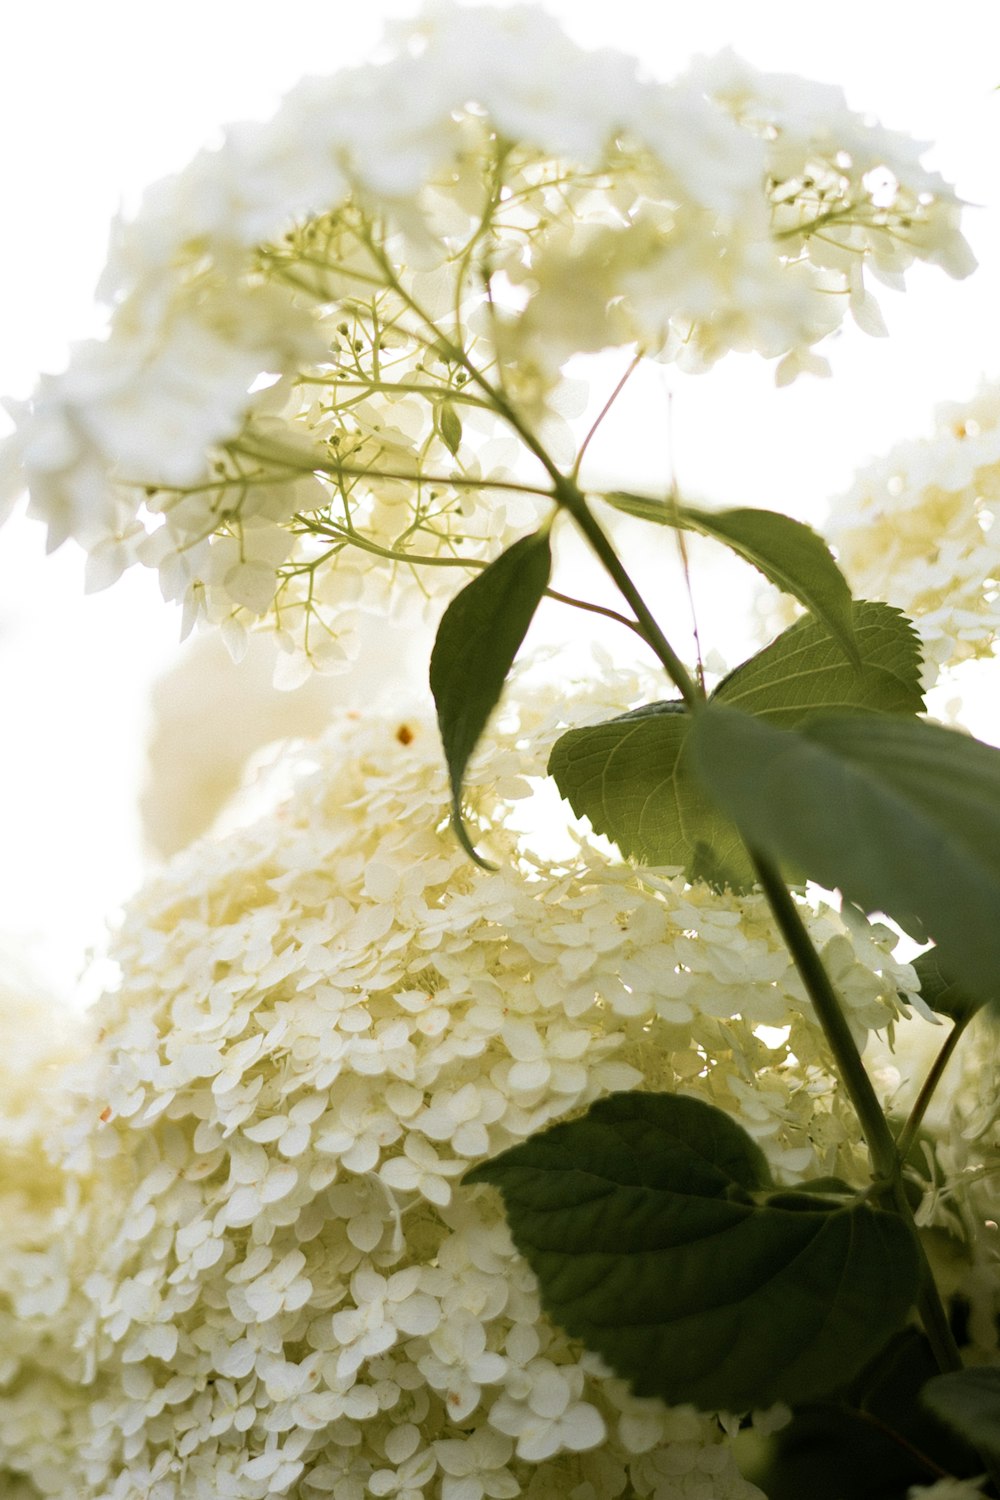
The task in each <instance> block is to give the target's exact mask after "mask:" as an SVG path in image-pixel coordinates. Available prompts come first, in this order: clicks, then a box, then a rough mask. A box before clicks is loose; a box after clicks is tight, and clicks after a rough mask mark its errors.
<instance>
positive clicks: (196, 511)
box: [2, 5, 972, 681]
mask: <svg viewBox="0 0 1000 1500" xmlns="http://www.w3.org/2000/svg"><path fill="white" fill-rule="evenodd" d="M581 100H585V101H586V108H585V109H581V108H580V101H581ZM920 154H921V148H920V147H918V146H917V145H916V144H915V143H914V142H912V141H910V140H909V139H907V138H905V137H902V136H900V135H897V134H895V133H891V132H887V131H884V130H882V129H881V128H879V127H878V126H877V125H875V124H873V123H871V122H870V121H869V120H868V119H862V118H861V117H860V116H858V115H856V114H853V113H852V112H850V111H849V110H848V109H847V108H846V106H845V104H844V101H843V98H842V95H841V94H840V92H839V90H837V89H834V88H829V87H820V86H816V85H812V84H805V83H803V82H802V81H801V80H797V79H792V78H785V77H781V76H770V75H762V74H759V73H757V72H755V71H754V70H753V69H751V68H749V67H747V66H745V65H744V64H742V63H740V62H739V61H738V60H737V59H736V58H734V57H733V56H731V55H729V54H723V55H721V56H720V57H717V58H715V59H709V60H700V61H698V62H696V63H695V64H694V65H693V66H692V67H691V68H690V70H689V71H688V72H687V73H686V74H684V75H683V76H682V77H680V78H678V79H677V80H676V81H675V82H674V83H672V84H670V85H663V84H659V83H654V82H652V81H650V80H648V79H646V78H644V77H643V76H642V75H641V73H640V71H639V69H638V65H637V64H636V63H635V62H634V61H633V60H631V59H629V58H626V57H624V56H622V55H620V54H617V53H614V52H612V51H607V50H606V51H600V52H586V51H583V50H581V49H579V48H578V47H576V46H575V45H574V44H572V43H570V42H569V41H568V40H567V39H566V37H565V36H563V34H562V33H561V32H560V30H559V28H558V27H557V26H556V24H555V23H554V22H553V21H552V20H551V19H549V18H547V17H546V16H544V15H543V14H542V13H540V12H536V11H532V10H529V9H527V8H518V7H514V8H512V9H510V10H503V11H496V10H482V11H480V10H477V9H470V8H465V7H460V8H456V7H451V6H447V5H444V6H439V7H436V8H433V9H431V10H430V11H429V12H428V13H427V14H426V15H425V17H424V18H423V20H421V21H420V22H418V23H417V24H416V25H415V26H411V27H405V28H403V29H402V30H401V31H400V32H399V33H398V34H397V35H396V36H395V37H394V38H393V39H392V40H391V45H390V46H389V49H388V51H387V54H386V56H385V57H384V58H383V59H382V61H381V62H379V63H377V64H373V65H370V66H366V67H360V68H356V69H353V70H347V71H345V72H343V73H341V74H339V75H337V76H335V77H334V78H332V79H309V80H306V81H305V82H304V83H302V84H301V85H300V86H299V87H298V88H297V89H296V90H294V91H293V92H292V93H291V94H290V95H289V96H288V98H287V100H286V101H285V103H284V105H283V107H282V108H281V110H280V111H279V113H278V114H277V115H276V116H275V118H274V119H273V120H272V121H270V122H269V123H267V124H245V125H242V126H239V127H236V128H234V129H232V130H231V131H230V132H229V134H228V135H227V137H226V139H225V142H224V144H223V145H222V146H221V147H220V148H219V149H218V150H214V151H206V152H204V153H202V154H201V155H200V156H199V157H197V158H196V159H195V161H194V162H193V163H192V164H191V166H190V167H189V168H188V169H187V170H186V171H184V172H182V173H180V174H179V175H178V176H176V177H174V178H171V179H169V180H167V181H165V182H163V183H161V184H160V185H159V186H158V187H156V188H153V189H152V190H151V191H150V192H149V193H148V194H147V196H146V199H145V201H144V204H143V206H142V209H141V211H140V212H139V214H138V215H137V217H136V218H135V219H134V220H133V221H132V222H129V223H124V224H122V225H120V226H119V229H118V233H117V236H116V239H115V243H114V245H113V250H112V255H111V260H110V263H109V265H108V268H107V272H106V274H105V277H104V280H103V284H102V291H103V295H104V297H105V299H106V301H107V303H108V305H109V308H110V326H109V332H108V337H107V338H106V339H105V340H97V341H91V342H89V343H86V344H84V345H82V346H80V347H79V348H78V349H77V350H76V352H75V354H74V357H73V359H72V361H71V364H70V367H69V369H68V370H67V371H66V373H65V374H63V375H59V376H49V377H46V378H45V379H44V380H43V381H42V383H41V384H40V386H39V388H38V391H37V393H36V396H35V398H34V399H33V401H31V402H29V403H27V404H25V405H24V406H23V407H21V408H20V409H18V410H16V411H14V412H13V415H14V416H15V419H16V422H17V431H16V433H15V434H14V436H13V438H12V439H11V440H10V441H9V443H8V445H7V448H6V453H5V457H4V466H5V468H6V470H7V471H8V472H7V475H6V478H5V479H4V482H3V486H2V487H3V488H4V489H5V490H6V491H7V492H8V493H9V494H13V493H14V492H15V491H16V490H17V488H18V487H19V486H20V485H22V484H24V483H26V484H27V486H28V488H29V489H30V493H31V507H32V513H33V514H34V515H36V516H38V517H40V518H41V519H43V520H44V521H45V522H46V524H47V525H48V528H49V534H50V540H51V543H52V544H53V545H58V544H59V543H60V542H61V541H62V540H63V539H64V538H66V537H69V536H72V537H75V538H76V539H77V540H78V541H79V542H81V543H82V544H83V545H84V547H85V548H86V549H87V551H88V553H89V556H90V579H91V583H92V585H93V586H94V587H100V586H103V585H105V584H107V583H108V582H110V581H112V580H113V579H114V578H115V577H116V576H117V575H118V573H119V572H120V571H121V570H122V569H123V568H124V567H126V566H128V565H129V564H131V563H132V562H135V561H139V562H142V563H145V564H146V565H148V566H151V567H155V568H157V569H158V570H159V574H160V578H161V582H162V586H163V590H164V593H165V595H166V596H167V597H168V598H173V599H179V600H182V601H183V604H184V609H185V615H186V621H187V624H188V625H190V624H191V623H192V622H193V621H194V620H196V619H199V618H204V619H208V620H211V621H214V622H216V623H219V624H221V625H222V626H223V628H224V630H225V631H226V632H227V635H228V639H229V642H230V645H231V647H232V649H233V650H234V651H238V650H239V649H240V648H241V644H242V640H243V635H244V631H245V628H246V626H247V624H252V623H253V622H255V621H259V620H261V619H266V620H267V621H268V622H269V623H270V624H271V625H272V626H273V627H274V628H275V629H276V631H277V635H278V639H279V642H280V644H281V646H282V647H283V649H284V650H285V652H286V654H287V655H288V657H289V658H290V661H289V663H288V666H287V672H286V677H287V680H289V681H294V680H297V678H298V677H300V676H301V675H302V673H303V672H304V670H305V666H304V664H305V663H311V664H312V665H318V666H321V667H325V668H328V669H331V670H333V669H336V668H338V667H339V666H342V665H343V664H344V663H345V661H346V660H348V659H349V657H350V655H351V652H352V651H353V650H354V649H355V640H356V636H357V626H358V622H359V611H360V612H361V614H363V613H364V612H365V611H366V610H367V609H371V608H377V607H379V606H381V605H382V604H384V601H385V597H386V590H387V589H388V588H390V587H391V586H392V585H394V584H405V585H408V586H409V587H407V588H397V590H396V593H395V594H394V596H393V597H394V607H395V608H399V607H401V600H402V598H403V596H404V595H405V594H406V593H411V594H413V595H415V596H417V597H418V598H419V597H420V596H426V595H427V594H428V593H431V592H436V591H439V590H440V589H441V588H446V587H448V586H449V585H451V584H452V583H453V582H454V578H453V575H452V574H451V572H450V571H449V567H450V566H451V567H453V566H456V565H457V566H465V565H468V566H475V565H476V564H477V563H478V564H479V565H480V566H481V565H482V563H483V561H484V560H485V559H487V558H489V557H491V556H494V555H495V554H496V553H497V552H498V551H499V550H501V548H502V547H503V546H504V545H505V544H507V543H508V542H509V541H511V540H512V539H513V538H514V537H515V536H517V535H520V534H522V533H523V532H525V531H527V530H529V529H530V528H531V527H532V525H533V524H534V523H535V521H536V519H537V517H538V514H539V511H540V508H541V509H543V510H544V509H545V508H546V507H547V504H548V502H547V500H546V499H545V493H546V490H547V487H548V480H547V477H546V474H545V472H544V469H545V465H544V464H543V463H540V461H539V456H540V455H539V446H538V444H539V441H540V442H541V443H542V444H543V446H544V448H545V451H546V453H548V454H550V455H552V456H553V457H554V458H555V459H556V460H557V461H562V457H561V455H560V445H561V443H562V445H563V446H565V434H564V432H563V430H562V427H561V423H562V418H561V416H560V410H561V408H564V407H565V393H564V392H562V390H561V384H560V368H561V366H562V364H563V363H564V362H565V360H566V359H567V358H568V357H569V356H570V355H573V354H577V353H580V352H587V351H594V350H599V349H605V348H609V347H627V348H628V349H629V350H630V351H633V352H635V353H636V354H637V355H640V356H641V355H648V356H653V357H656V358H660V359H676V360H679V361H681V362H682V363H683V364H684V365H685V366H687V367H691V368H702V367H704V366H706V365H709V364H711V363H712V362H713V361H715V360H717V359H718V358H719V357H720V356H722V355H724V354H725V353H727V352H728V351H731V350H752V351H756V352H757V353H759V354H761V355H763V356H765V357H767V358H770V359H779V360H780V361H781V363H780V364H779V365H778V377H779V379H781V380H785V379H791V378H793V377H794V375H795V373H796V372H797V371H798V370H800V369H812V370H821V369H822V368H823V363H824V362H823V359H822V356H821V355H820V354H817V353H816V352H815V351H816V345H817V344H819V343H821V341H822V340H823V338H824V337H825V336H826V335H827V334H829V333H830V332H831V331H832V330H834V329H835V328H836V327H837V326H838V325H839V323H840V322H841V320H842V319H843V317H844V315H845V313H846V312H847V311H848V310H850V311H851V312H852V313H853V315H854V317H855V318H856V319H857V321H858V322H859V323H860V324H861V325H862V326H863V327H865V328H867V329H868V331H870V332H878V331H880V320H879V315H878V310H877V305H876V303H875V301H874V298H873V294H872V292H871V288H870V284H869V282H870V277H869V275H868V273H871V276H874V277H875V278H880V279H881V280H883V281H886V282H888V283H889V284H890V285H893V286H897V285H899V284H901V278H902V275H903V272H904V271H905V270H906V268H907V267H908V266H909V265H910V263H911V262H912V261H913V260H914V259H922V260H925V261H929V262H932V263H935V264H939V265H941V266H943V267H944V268H945V269H946V270H948V271H949V272H950V273H951V274H954V275H964V274H965V273H966V272H967V271H968V270H970V269H971V266H972V259H971V256H970V254H969V252H968V249H967V246H966V245H965V242H964V240H963V239H962V236H961V234H960V232H959V229H958V216H959V207H960V205H959V204H958V202H957V200H956V198H955V195H954V193H953V192H952V190H951V189H950V188H949V187H948V185H947V184H946V183H945V182H943V181H942V180H941V179H940V178H939V177H938V176H937V175H936V174H934V173H931V172H928V171H927V170H925V169H924V168H923V167H922V165H921V162H920ZM569 268H571V274H568V271H569ZM512 419H513V420H512ZM473 438H474V441H470V439H473ZM566 457H567V459H569V458H571V457H572V452H571V450H570V451H569V452H568V454H567V455H566ZM421 559H423V560H425V561H426V562H427V563H428V565H427V566H423V567H421V566H418V564H419V561H420V560H421ZM442 564H444V566H441V565H442Z"/></svg>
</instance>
